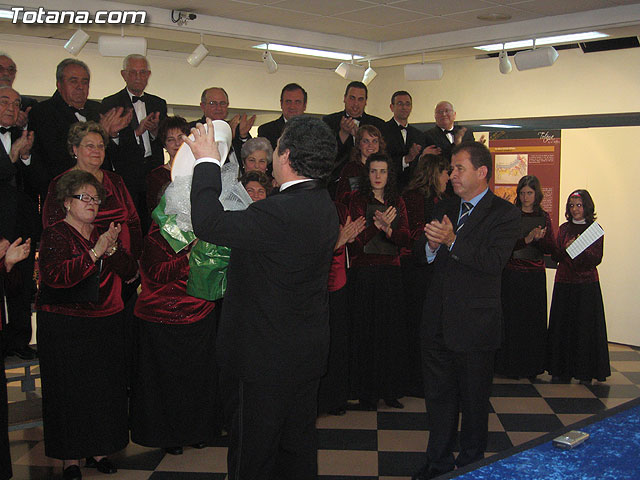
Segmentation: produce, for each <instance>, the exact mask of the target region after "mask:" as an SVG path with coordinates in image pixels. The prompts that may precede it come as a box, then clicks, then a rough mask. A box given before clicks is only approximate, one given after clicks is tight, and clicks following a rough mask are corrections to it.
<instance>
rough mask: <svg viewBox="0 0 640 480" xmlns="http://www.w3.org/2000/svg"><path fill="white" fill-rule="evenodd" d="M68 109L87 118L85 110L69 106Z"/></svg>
mask: <svg viewBox="0 0 640 480" xmlns="http://www.w3.org/2000/svg"><path fill="white" fill-rule="evenodd" d="M69 108H70V109H71V110H73V113H79V114H80V115H82V116H83V117H85V118H87V109H86V108H76V107H72V106H71V105H69Z"/></svg>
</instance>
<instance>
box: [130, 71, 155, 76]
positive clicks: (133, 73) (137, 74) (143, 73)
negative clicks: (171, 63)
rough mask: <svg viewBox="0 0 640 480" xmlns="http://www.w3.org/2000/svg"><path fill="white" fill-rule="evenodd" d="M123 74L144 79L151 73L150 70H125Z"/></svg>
mask: <svg viewBox="0 0 640 480" xmlns="http://www.w3.org/2000/svg"><path fill="white" fill-rule="evenodd" d="M125 72H127V73H128V74H129V75H132V76H134V77H146V76H147V75H149V74H150V73H151V70H125Z"/></svg>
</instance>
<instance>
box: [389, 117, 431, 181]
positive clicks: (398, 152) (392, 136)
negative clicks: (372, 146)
mask: <svg viewBox="0 0 640 480" xmlns="http://www.w3.org/2000/svg"><path fill="white" fill-rule="evenodd" d="M382 135H383V137H384V142H385V143H386V145H387V147H386V150H387V155H388V156H389V158H391V161H392V162H393V165H394V167H395V169H396V175H397V178H398V187H399V188H400V190H402V188H404V187H405V186H406V185H407V184H408V183H409V180H411V175H412V174H413V171H414V170H415V166H416V164H417V163H418V159H419V158H420V154H418V156H416V159H415V160H414V161H413V162H411V163H410V164H409V167H407V168H406V169H405V170H402V157H404V156H405V155H406V154H407V153H409V149H410V148H411V146H412V145H413V144H414V143H417V144H418V145H420V146H422V147H423V148H424V146H425V143H424V142H425V136H424V133H422V132H421V131H420V130H418V129H417V128H416V127H413V126H411V125H407V142H406V144H405V141H404V138H402V131H401V129H400V127H398V124H397V123H396V121H395V120H394V119H393V118H391V120H389V121H388V122H385V124H384V129H383V130H382Z"/></svg>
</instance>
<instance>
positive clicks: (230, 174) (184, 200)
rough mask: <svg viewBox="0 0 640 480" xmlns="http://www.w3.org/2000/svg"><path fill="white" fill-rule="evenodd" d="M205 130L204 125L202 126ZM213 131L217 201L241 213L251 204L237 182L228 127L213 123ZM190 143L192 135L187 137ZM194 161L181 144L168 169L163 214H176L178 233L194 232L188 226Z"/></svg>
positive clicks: (187, 147)
mask: <svg viewBox="0 0 640 480" xmlns="http://www.w3.org/2000/svg"><path fill="white" fill-rule="evenodd" d="M205 128H207V125H205ZM213 129H214V135H215V140H216V144H217V145H218V150H219V152H220V158H221V162H222V168H221V172H220V176H221V179H222V192H221V193H220V197H219V198H220V202H221V203H222V206H223V207H224V209H225V210H244V209H246V208H247V207H248V206H249V205H250V204H251V203H252V200H251V197H250V196H249V194H248V193H247V191H246V190H245V189H244V187H243V186H242V184H241V183H240V182H239V181H238V170H239V168H240V166H239V165H238V160H237V158H236V156H235V155H233V154H232V155H229V150H230V146H231V141H232V135H231V128H230V127H229V124H228V123H227V122H225V121H224V120H214V121H213ZM190 138H191V139H192V140H193V134H192V135H190ZM195 162H196V159H195V157H194V155H193V152H192V151H191V147H189V145H187V144H186V143H183V144H182V146H181V147H180V149H179V150H178V153H176V157H175V159H174V161H173V167H172V168H171V179H172V182H171V183H170V184H169V186H168V187H167V189H166V191H165V193H164V195H165V200H166V207H165V213H166V214H168V215H173V214H175V215H176V223H177V225H178V228H180V230H182V231H185V232H191V231H193V226H192V224H191V180H192V178H193V167H194V164H195Z"/></svg>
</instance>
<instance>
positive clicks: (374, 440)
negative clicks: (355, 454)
mask: <svg viewBox="0 0 640 480" xmlns="http://www.w3.org/2000/svg"><path fill="white" fill-rule="evenodd" d="M318 448H320V449H323V450H373V451H375V450H378V431H377V430H334V429H326V428H321V429H318Z"/></svg>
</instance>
